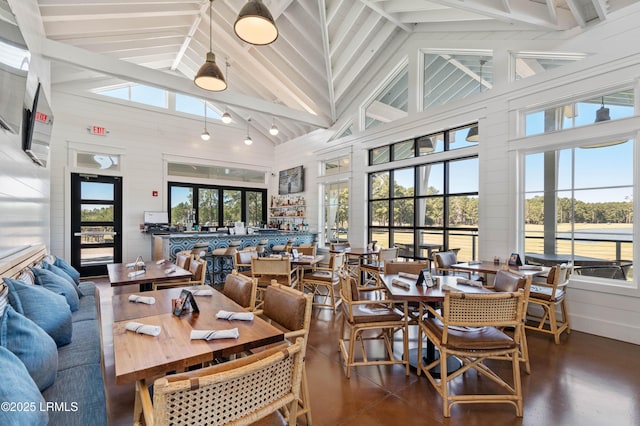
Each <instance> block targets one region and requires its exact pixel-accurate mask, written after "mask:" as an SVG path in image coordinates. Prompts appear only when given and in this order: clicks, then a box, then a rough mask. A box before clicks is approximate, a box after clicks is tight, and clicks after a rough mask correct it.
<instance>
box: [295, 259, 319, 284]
mask: <svg viewBox="0 0 640 426" xmlns="http://www.w3.org/2000/svg"><path fill="white" fill-rule="evenodd" d="M322 259H324V256H321V255H315V256H306V255H300V256H298V257H292V258H291V266H292V267H295V268H296V275H297V278H298V286H300V288H302V276H303V275H304V271H305V270H306V269H313V268H314V267H315V266H316V265H317V264H318V263H320V262H322Z"/></svg>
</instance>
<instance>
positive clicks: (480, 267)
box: [451, 260, 549, 283]
mask: <svg viewBox="0 0 640 426" xmlns="http://www.w3.org/2000/svg"><path fill="white" fill-rule="evenodd" d="M451 268H452V269H459V270H461V271H469V272H471V273H472V274H474V273H475V274H483V275H484V277H485V280H486V278H487V275H495V274H496V273H497V272H498V271H500V270H504V271H509V272H513V273H514V274H518V275H523V276H529V275H531V276H535V275H546V274H547V273H548V272H549V268H548V267H546V266H538V265H523V266H509V265H508V264H506V263H504V262H501V263H495V262H493V261H487V260H482V261H477V262H462V263H456V264H454V265H451ZM485 283H486V281H485Z"/></svg>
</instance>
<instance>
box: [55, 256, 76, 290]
mask: <svg viewBox="0 0 640 426" xmlns="http://www.w3.org/2000/svg"><path fill="white" fill-rule="evenodd" d="M53 264H54V265H55V266H57V267H58V268H60V269H62V270H63V271H64V272H66V273H67V275H69V276H70V277H71V279H73V280H74V281H75V282H76V284H80V272H78V270H77V269H76V268H74V267H73V266H71V265H69V264H68V263H67V262H66V261H65V260H64V259H60V258H59V257H56V261H55V262H54V263H53Z"/></svg>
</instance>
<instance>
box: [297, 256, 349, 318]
mask: <svg viewBox="0 0 640 426" xmlns="http://www.w3.org/2000/svg"><path fill="white" fill-rule="evenodd" d="M343 262H344V254H343V253H334V254H332V255H331V258H330V259H329V266H328V267H326V268H325V267H320V266H318V267H316V269H315V270H314V271H313V272H311V273H306V274H304V275H303V276H302V287H301V288H302V289H303V290H304V291H308V292H310V293H311V294H313V300H314V302H313V304H314V305H315V306H325V307H329V308H332V309H333V312H334V313H335V312H336V308H337V307H338V305H339V304H340V297H336V291H335V287H337V286H339V284H340V277H339V272H340V269H341V268H342V266H343ZM316 298H319V299H320V300H321V301H319V302H316Z"/></svg>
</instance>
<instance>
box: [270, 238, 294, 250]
mask: <svg viewBox="0 0 640 426" xmlns="http://www.w3.org/2000/svg"><path fill="white" fill-rule="evenodd" d="M295 242H296V239H295V238H289V239H288V240H287V242H286V243H285V244H276V245H274V246H273V247H272V248H271V253H289V252H291V247H293V244H294V243H295Z"/></svg>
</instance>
